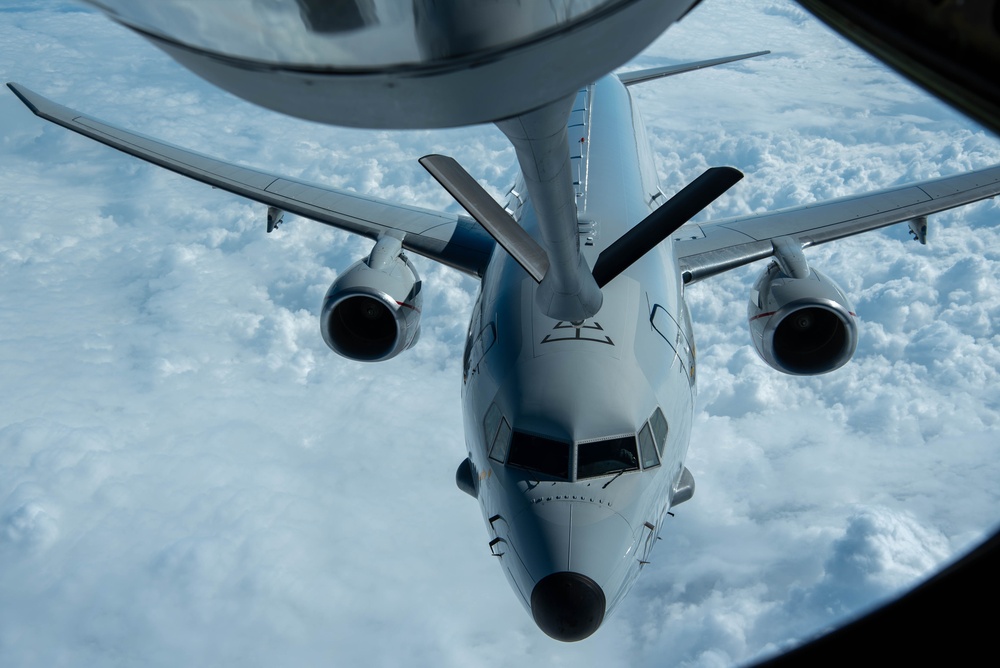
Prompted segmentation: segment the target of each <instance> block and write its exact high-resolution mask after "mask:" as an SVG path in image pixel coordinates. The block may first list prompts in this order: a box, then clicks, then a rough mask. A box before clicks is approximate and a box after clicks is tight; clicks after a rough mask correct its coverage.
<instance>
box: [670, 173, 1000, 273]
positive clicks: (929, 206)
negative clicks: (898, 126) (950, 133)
mask: <svg viewBox="0 0 1000 668" xmlns="http://www.w3.org/2000/svg"><path fill="white" fill-rule="evenodd" d="M997 194H1000V165H994V166H993V167H987V168H986V169H980V170H977V171H974V172H966V173H965V174H958V175H956V176H946V177H944V178H939V179H933V180H930V181H921V182H920V183H910V184H907V185H902V186H896V187H894V188H888V189H886V190H880V191H877V192H872V193H865V194H862V195H852V196H848V197H841V198H838V199H834V200H829V201H826V202H816V203H814V204H806V205H804V206H796V207H792V208H789V209H782V210H780V211H775V212H772V213H765V214H760V215H754V216H741V217H739V218H731V219H726V220H720V221H716V222H711V223H701V224H692V223H689V224H687V225H685V226H683V227H682V228H680V230H678V231H677V233H676V234H674V246H675V250H676V252H677V256H678V261H679V264H680V269H681V273H682V274H683V276H684V281H685V282H686V283H694V282H697V281H700V280H702V279H704V278H708V277H709V276H715V275H716V274H720V273H722V272H724V271H728V270H730V269H735V268H736V267H741V266H743V265H745V264H749V263H751V262H755V261H756V260H762V259H764V258H767V257H770V256H771V255H773V254H774V241H775V240H776V239H779V238H782V237H786V238H789V239H792V240H794V241H796V242H798V243H799V244H800V245H801V246H802V247H804V248H807V247H809V246H814V245H816V244H822V243H826V242H827V241H834V240H836V239H842V238H844V237H849V236H851V235H854V234H860V233H861V232H868V231H870V230H874V229H878V228H880V227H885V226H887V225H892V224H893V223H900V222H905V221H910V220H914V219H917V218H920V217H922V216H928V215H930V214H934V213H939V212H941V211H945V210H947V209H952V208H954V207H957V206H962V205H963V204H970V203H972V202H976V201H978V200H981V199H986V198H989V197H993V196H995V195H997Z"/></svg>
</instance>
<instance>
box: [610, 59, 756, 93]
mask: <svg viewBox="0 0 1000 668" xmlns="http://www.w3.org/2000/svg"><path fill="white" fill-rule="evenodd" d="M769 53H771V52H770V51H754V52H753V53H742V54H740V55H738V56H725V57H723V58H712V59H711V60H699V61H697V62H694V63H681V64H680V65H667V66H666V67H653V68H650V69H648V70H636V71H633V72H622V73H620V74H619V75H618V78H619V79H620V80H621V82H622V83H623V84H625V85H626V86H631V85H632V84H637V83H643V82H645V81H652V80H653V79H659V78H661V77H669V76H673V75H675V74H683V73H684V72H692V71H694V70H701V69H704V68H706V67H715V66H716V65H724V64H725V63H732V62H735V61H737V60H744V59H745V58H756V57H757V56H764V55H767V54H769Z"/></svg>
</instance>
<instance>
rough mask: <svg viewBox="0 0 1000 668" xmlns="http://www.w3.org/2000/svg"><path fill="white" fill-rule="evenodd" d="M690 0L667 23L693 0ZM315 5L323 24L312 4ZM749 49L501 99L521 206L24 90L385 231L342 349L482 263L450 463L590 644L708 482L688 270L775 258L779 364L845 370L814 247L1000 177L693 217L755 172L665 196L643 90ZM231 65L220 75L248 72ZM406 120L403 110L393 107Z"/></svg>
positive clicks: (444, 168)
mask: <svg viewBox="0 0 1000 668" xmlns="http://www.w3.org/2000/svg"><path fill="white" fill-rule="evenodd" d="M313 4H315V3H313ZM368 4H370V3H357V7H356V8H357V9H358V11H357V12H355V13H354V14H351V17H352V18H351V20H352V21H355V22H356V23H357V24H358V25H360V26H370V25H371V24H373V23H375V21H374V19H373V18H372V17H373V16H376V15H377V13H372V11H374V10H372V11H367V10H365V11H361V10H363V9H365V8H366V7H367V5H368ZM431 4H433V3H431ZM598 4H599V3H598ZM622 4H626V5H641V4H644V3H642V2H636V3H622ZM645 4H646V5H648V4H649V3H645ZM666 4H667V3H663V5H661V6H665V5H666ZM675 4H676V5H677V7H678V9H677V11H676V12H675V13H674V14H671V15H670V16H669V17H667V18H668V19H669V20H666V23H667V24H669V22H672V21H673V20H675V19H676V18H677V17H678V16H679V15H680V13H682V11H683V10H686V8H688V7H689V6H690V4H691V3H690V2H684V3H675ZM122 6H125V5H124V4H122ZM309 6H312V5H311V4H310V3H305V5H303V7H309ZM373 6H374V5H373ZM414 6H415V7H416V6H422V5H420V3H414ZM427 6H430V5H427ZM302 11H303V12H306V9H303V10H302ZM355 14H356V16H355ZM304 16H306V14H304ZM586 16H589V15H585V18H586ZM308 17H309V22H307V23H308V25H310V26H313V28H315V26H317V25H320V24H323V18H322V17H321V16H320V15H318V14H315V13H312V14H308ZM359 29H360V28H359ZM660 29H661V28H656V30H660ZM422 30H424V31H425V32H426V29H422ZM327 32H332V33H333V34H340V33H338V32H337V31H331V30H327ZM421 34H424V33H421ZM434 34H435V35H436V34H437V33H434ZM546 34H547V33H546ZM657 34H658V32H657ZM161 38H162V36H157V37H153V38H151V39H154V42H156V41H157V40H160V39H161ZM431 41H432V42H433V40H431ZM423 43H424V42H420V44H423ZM435 43H436V42H435ZM159 45H160V46H163V44H159ZM446 46H447V45H446ZM633 46H634V45H633ZM164 48H166V49H167V50H168V52H170V49H177V48H178V47H177V45H176V44H172V45H171V46H168V47H164ZM449 48H450V47H449ZM630 48H632V47H630ZM640 48H641V47H640ZM184 49H188V47H184ZM184 49H181V51H184ZM446 51H447V49H446ZM421 53H424V51H421ZM449 53H450V52H449ZM192 54H193V55H192ZM172 55H174V54H172ZM494 55H495V54H494ZM620 55H621V54H618V55H617V56H615V57H616V58H617V57H619V56H620ZM754 55H760V54H745V55H742V56H733V57H728V58H718V59H713V60H708V61H701V62H697V63H688V64H683V65H676V66H670V67H663V68H656V69H652V70H641V71H638V72H628V73H624V74H618V75H615V74H610V75H606V76H600V77H595V79H596V82H595V83H592V84H584V85H582V86H581V87H579V88H578V90H577V92H576V93H575V94H570V95H563V94H562V93H560V94H559V95H558V96H557V97H558V99H555V100H548V99H546V100H542V106H540V107H532V106H531V104H534V102H532V101H529V100H521V101H520V102H519V103H518V105H519V106H518V107H517V108H515V109H514V110H513V111H512V112H511V113H512V114H513V115H512V116H508V117H504V116H502V115H498V116H495V117H493V118H489V119H488V120H495V122H496V123H497V125H498V126H499V127H500V129H501V130H502V131H503V132H504V133H505V134H506V135H507V136H508V137H509V138H510V140H511V141H512V143H513V144H514V146H515V149H516V152H517V155H518V161H519V163H520V166H521V176H520V177H519V178H518V180H517V182H516V183H515V184H514V186H513V187H512V188H511V189H510V190H509V191H508V195H507V200H506V203H505V205H503V206H502V205H501V204H499V203H498V202H496V201H495V200H494V199H493V198H492V197H490V196H489V195H488V194H487V193H486V192H485V191H484V190H483V189H482V187H481V186H480V185H479V184H478V183H477V182H476V181H475V179H473V178H472V177H471V176H470V175H469V174H467V173H466V172H465V171H464V170H463V169H462V168H461V166H460V165H458V164H457V163H456V162H455V161H454V160H452V159H450V158H447V157H445V156H440V155H431V156H425V157H424V158H422V159H421V162H422V164H424V166H425V167H426V168H427V169H428V171H429V172H430V173H431V174H432V175H433V176H434V177H435V178H436V179H437V180H438V181H439V182H440V183H441V184H442V185H443V186H444V187H445V188H447V189H448V190H449V192H451V193H452V194H453V195H454V196H455V198H456V199H457V200H458V201H459V203H460V204H461V205H462V207H463V208H464V209H465V210H466V211H467V212H468V214H469V216H466V215H459V214H453V213H442V212H437V211H430V210H426V209H421V208H417V207H412V206H407V205H404V204H400V203H393V202H387V201H384V200H380V199H378V198H374V197H368V196H362V195H358V194H355V193H349V192H344V191H339V190H336V189H332V188H329V187H325V186H318V185H313V184H308V183H303V182H300V181H296V180H294V179H289V178H285V177H282V176H279V175H275V174H268V173H266V172H264V171H260V170H256V169H251V168H247V167H242V166H238V165H234V164H231V163H227V162H225V161H220V160H217V159H214V158H211V157H208V156H205V155H202V154H199V153H195V152H193V151H188V150H186V149H183V148H179V147H176V146H172V145H169V144H166V143H163V142H160V141H158V140H155V139H152V138H149V137H146V136H143V135H140V134H137V133H134V132H131V131H128V130H125V129H122V128H119V127H115V126H113V125H109V124H107V123H104V122H102V121H100V120H97V119H95V118H92V117H90V116H86V115H83V114H80V113H78V112H76V111H74V110H71V109H68V108H66V107H63V106H61V105H58V104H56V103H54V102H52V101H50V100H48V99H46V98H44V97H42V96H40V95H38V94H36V93H33V92H31V91H29V90H27V89H25V88H23V87H21V86H18V85H17V84H8V86H9V87H10V88H11V90H13V92H14V93H15V94H16V95H17V96H18V97H19V98H20V99H21V100H22V101H23V102H24V103H25V104H26V105H27V106H28V107H29V108H30V109H31V110H32V111H33V112H34V113H35V114H37V115H38V116H40V117H42V118H44V119H47V120H49V121H52V122H54V123H57V124H59V125H62V126H64V127H66V128H68V129H70V130H73V131H74V132H77V133H79V134H81V135H84V136H87V137H90V138H92V139H95V140H97V141H99V142H101V143H104V144H106V145H108V146H111V147H114V148H117V149H119V150H121V151H124V152H126V153H129V154H131V155H133V156H136V157H139V158H141V159H143V160H146V161H148V162H151V163H153V164H156V165H159V166H161V167H164V168H167V169H170V170H172V171H174V172H177V173H179V174H182V175H184V176H187V177H190V178H193V179H195V180H198V181H201V182H204V183H206V184H209V185H212V186H215V187H218V188H221V189H224V190H227V191H229V192H232V193H235V194H237V195H240V196H243V197H247V198H249V199H251V200H254V201H257V202H260V203H262V204H264V205H266V206H267V207H268V209H267V221H268V222H267V226H268V231H269V232H270V231H272V230H273V229H274V228H275V227H277V226H278V225H279V224H280V223H281V221H282V219H283V216H284V213H285V212H290V213H293V214H296V215H299V216H302V217H305V218H309V219H312V220H316V221H318V222H321V223H325V224H328V225H331V226H334V227H337V228H340V229H344V230H347V231H350V232H354V233H356V234H360V235H363V236H365V237H368V238H370V239H372V240H373V241H374V242H375V243H374V247H373V249H372V251H371V253H370V254H369V255H368V256H367V257H365V258H363V259H361V260H359V261H358V262H356V263H355V264H354V265H352V266H351V267H350V268H348V269H347V270H346V271H344V272H343V273H341V274H340V276H339V277H338V278H337V280H336V281H335V282H334V283H333V285H331V287H330V289H329V291H328V292H327V294H326V296H325V298H324V300H323V304H322V307H321V312H320V329H321V332H322V335H323V338H324V340H325V341H326V343H327V344H328V345H329V346H330V347H331V348H332V349H333V350H334V351H336V352H337V353H339V354H340V355H343V356H344V357H347V358H349V359H353V360H360V361H366V362H376V361H380V360H386V359H389V358H392V357H394V356H396V355H398V354H400V353H402V352H403V351H404V350H407V349H408V348H410V347H412V346H413V345H414V344H415V343H416V342H417V340H418V338H419V330H420V313H421V303H422V296H423V295H422V284H421V281H420V279H419V277H418V275H417V272H416V270H415V269H414V267H413V265H412V264H411V263H410V261H409V260H408V258H407V252H413V253H418V254H420V255H423V256H425V257H428V258H430V259H432V260H435V261H438V262H441V263H443V264H445V265H448V266H451V267H453V268H455V269H458V270H459V271H462V272H465V273H467V274H469V275H472V276H475V277H477V278H479V279H480V290H479V295H478V298H477V301H476V304H475V307H474V309H473V313H472V317H471V321H470V324H469V331H468V338H467V342H466V347H465V352H464V362H463V380H462V401H463V408H464V416H465V434H466V451H467V457H466V458H465V459H464V460H463V461H462V462H461V464H460V465H459V467H458V471H457V473H456V481H457V484H458V487H459V488H460V489H462V490H463V491H465V492H467V493H468V494H469V495H471V496H473V497H475V498H476V499H477V500H478V501H479V503H480V506H481V509H482V513H483V517H484V519H485V522H486V527H487V531H488V534H489V543H488V545H489V549H490V551H491V553H492V555H493V556H495V557H496V558H497V560H498V562H499V563H500V565H501V567H502V569H503V571H504V573H505V575H506V577H507V578H508V580H509V582H510V584H511V587H512V588H513V590H514V591H515V593H516V594H517V596H518V597H519V598H520V599H521V601H522V602H523V603H524V605H525V607H526V608H527V610H528V611H529V613H530V614H531V615H532V617H533V618H534V620H535V622H536V623H537V624H538V626H539V627H540V628H541V630H542V631H544V632H545V633H546V634H548V635H549V636H551V637H553V638H556V639H558V640H563V641H575V640H580V639H583V638H586V637H588V636H589V635H591V634H592V633H593V632H594V631H596V630H597V629H598V628H599V627H600V625H601V623H602V622H603V620H604V619H605V618H606V617H607V616H608V615H609V614H611V613H612V611H613V610H614V609H615V608H616V606H617V605H618V604H619V603H620V602H621V601H622V600H623V598H624V597H625V596H626V594H627V593H628V591H629V590H630V588H631V587H632V585H633V583H634V582H635V580H636V578H637V576H638V575H639V573H640V571H641V570H642V568H643V566H644V565H645V564H646V563H647V562H648V561H649V558H650V554H651V551H652V549H653V546H654V545H655V544H656V542H657V540H658V539H659V538H660V536H661V533H662V532H663V527H664V524H665V518H666V516H667V515H668V513H670V511H671V509H672V508H674V507H676V506H678V505H679V504H681V503H683V502H685V501H687V500H689V499H690V498H691V497H692V495H693V494H694V489H695V484H694V479H693V477H692V475H691V473H690V471H688V470H687V469H686V468H685V466H684V460H685V456H686V454H687V450H688V445H689V442H690V436H691V424H692V415H693V406H694V395H695V380H696V375H697V374H696V367H697V360H696V352H695V345H694V336H693V331H692V324H691V317H690V314H689V312H688V309H687V306H686V303H685V300H684V290H685V287H686V286H687V285H690V284H692V283H694V282H697V281H700V280H704V279H706V278H709V277H711V276H714V275H716V274H719V273H722V272H724V271H727V270H729V269H733V268H736V267H740V266H743V265H746V264H749V263H752V262H756V261H759V260H766V259H771V262H769V263H768V264H767V266H766V267H765V268H764V269H763V270H762V272H761V274H760V276H759V278H758V279H757V280H756V282H755V283H754V285H753V287H752V289H751V291H750V299H749V305H748V326H749V329H750V336H751V340H752V342H753V345H754V348H755V350H756V351H757V353H758V354H759V355H760V356H761V358H762V359H763V360H764V361H765V362H767V363H768V364H769V365H771V366H772V367H774V368H775V369H777V370H779V371H782V372H785V373H790V374H801V375H809V374H821V373H826V372H829V371H833V370H835V369H837V368H839V367H840V366H842V365H844V364H845V363H847V362H848V361H849V359H850V358H851V356H852V354H853V353H854V350H855V348H856V346H857V340H858V337H857V322H856V320H857V317H856V315H855V313H854V310H853V307H852V306H851V304H850V301H849V300H848V298H847V297H846V296H845V294H844V292H843V291H842V290H841V289H840V288H839V287H838V286H837V285H836V284H835V283H834V282H833V281H831V280H830V279H829V278H828V277H826V276H825V275H824V274H822V273H821V272H820V271H819V270H817V269H816V268H814V267H812V266H810V265H809V263H808V262H807V260H806V258H805V254H804V252H803V250H804V249H805V248H808V247H810V246H813V245H816V244H820V243H825V242H828V241H833V240H836V239H840V238H843V237H847V236H850V235H854V234H858V233H861V232H866V231H870V230H874V229H878V228H881V227H884V226H887V225H891V224H894V223H902V222H907V223H908V224H909V226H910V230H911V231H912V233H913V234H914V236H915V237H916V238H917V239H918V240H919V241H920V242H921V243H924V242H925V241H926V230H927V216H929V215H931V214H934V213H937V212H940V211H944V210H946V209H950V208H953V207H957V206H961V205H964V204H967V203H970V202H974V201H977V200H980V199H984V198H987V197H992V196H994V195H996V194H997V193H1000V166H995V167H991V168H988V169H984V170H979V171H975V172H969V173H966V174H961V175H957V176H951V177H946V178H941V179H935V180H932V181H924V182H921V183H915V184H909V185H904V186H898V187H894V188H890V189H887V190H882V191H879V192H874V193H868V194H864V195H858V196H853V197H846V198H841V199H837V200H832V201H828V202H821V203H816V204H809V205H805V206H800V207H795V208H791V209H784V210H781V211H776V212H772V213H765V214H761V215H755V216H749V217H741V218H736V219H728V220H719V221H713V222H707V223H697V224H696V223H690V222H688V221H690V219H691V218H692V217H693V216H694V215H695V214H696V213H698V212H699V211H700V210H701V209H703V208H704V207H705V206H706V205H707V204H709V203H710V202H711V201H713V200H714V199H715V198H716V197H718V196H719V195H720V194H721V193H723V192H725V191H726V190H727V189H728V188H729V187H730V186H732V185H733V184H734V183H736V182H737V181H738V180H739V179H740V178H742V174H740V173H739V172H738V171H737V170H735V169H733V168H730V167H720V168H712V169H710V170H708V171H707V172H705V173H704V174H702V175H701V176H699V177H698V178H697V179H695V180H694V181H693V182H692V183H691V184H690V185H689V186H687V187H686V188H684V189H683V190H681V191H680V192H678V193H676V194H674V195H673V196H671V197H668V196H667V195H665V194H664V193H663V192H662V191H661V190H660V187H659V184H658V181H657V176H656V170H655V168H654V165H653V161H652V155H651V152H650V148H649V146H648V143H647V142H646V139H645V136H644V129H643V125H642V121H641V118H640V116H639V110H638V109H637V107H636V105H635V104H634V103H633V101H632V99H631V97H630V95H629V91H628V87H629V86H633V85H636V84H639V83H642V82H645V81H650V80H654V79H657V78H661V77H665V76H669V75H672V74H678V73H680V72H686V71H690V70H694V69H699V68H701V67H707V66H712V65H719V64H722V63H726V62H732V61H733V60H738V59H740V58H744V57H749V56H754ZM175 57H178V56H175ZM199 58H201V55H199V54H197V53H195V52H194V51H190V50H188V51H184V53H183V55H182V56H180V57H178V59H179V60H182V61H183V60H184V59H187V60H191V59H194V60H195V61H197V62H198V63H200V64H199V65H198V67H202V66H205V67H209V68H210V69H211V68H228V67H233V68H235V69H239V66H238V65H234V64H233V62H232V61H225V62H223V61H220V60H219V59H217V58H215V56H212V58H215V60H212V58H209V60H207V61H204V62H208V63H209V65H207V66H206V65H204V62H203V61H201V60H199ZM491 62H492V61H491ZM220 63H221V64H220ZM595 67H597V66H595ZM193 69H197V68H196V67H193ZM213 71H215V70H213ZM456 71H457V72H458V73H459V75H461V73H462V71H464V70H456ZM605 71H606V70H605ZM272 74H273V73H272ZM300 74H301V72H300ZM314 74H315V73H314ZM452 74H453V73H452ZM230 75H231V73H230V74H226V75H225V76H222V78H223V79H226V78H227V77H229V78H228V79H227V80H228V81H230V82H231V81H233V80H234V79H233V76H235V79H236V80H238V81H237V84H238V86H237V87H240V86H243V85H244V84H245V81H244V80H243V79H242V78H241V77H242V75H233V76H230ZM303 76H305V75H303ZM277 80H281V81H284V80H283V79H281V77H278V79H277ZM285 83H287V81H286V82H285ZM292 85H293V86H294V85H297V84H294V82H293V84H292ZM515 97H516V96H515ZM281 104H285V101H284V99H283V101H282V102H281ZM524 105H527V106H524ZM522 106H523V108H521V107H522ZM341 111H343V110H341ZM424 111H425V112H426V114H427V118H425V119H424V121H422V122H423V123H424V124H434V123H435V121H434V115H435V114H436V113H438V111H440V110H439V109H437V107H435V106H434V105H430V106H429V107H427V109H425V110H424ZM467 111H468V110H467ZM445 112H446V113H447V114H454V113H455V110H454V109H447V110H445ZM310 113H316V112H315V110H312V111H310ZM330 113H340V112H338V111H337V110H333V111H331V112H330ZM344 113H346V112H344ZM387 113H389V112H387ZM483 113H485V114H487V115H489V114H492V113H493V112H491V111H489V108H488V107H483V108H479V107H477V108H475V109H472V110H471V111H469V114H471V116H462V118H470V117H476V116H477V115H478V114H483ZM504 113H506V112H504ZM326 120H331V119H326ZM333 120H336V119H333ZM459 120H461V119H459ZM453 121H454V122H458V121H456V120H455V118H454V117H452V116H449V117H448V118H446V119H444V120H443V121H441V122H440V124H441V125H445V124H448V123H452V122H453ZM396 122H397V119H395V117H392V113H389V116H388V117H387V118H386V120H385V123H386V124H390V125H391V124H393V123H396ZM462 122H465V121H462Z"/></svg>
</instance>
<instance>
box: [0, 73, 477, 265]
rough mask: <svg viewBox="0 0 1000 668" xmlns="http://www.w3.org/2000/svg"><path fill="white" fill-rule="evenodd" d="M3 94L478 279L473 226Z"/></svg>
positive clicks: (36, 98) (203, 177)
mask: <svg viewBox="0 0 1000 668" xmlns="http://www.w3.org/2000/svg"><path fill="white" fill-rule="evenodd" d="M7 87H8V88H10V89H11V91H13V92H14V94H15V95H17V97H18V98H20V100H21V101H22V102H23V103H24V104H25V106H27V107H28V108H29V109H30V110H31V111H32V112H33V113H34V114H35V115H36V116H39V117H40V118H43V119H45V120H47V121H51V122H52V123H55V124H57V125H61V126H62V127H64V128H66V129H68V130H72V131H73V132H76V133H78V134H81V135H83V136H85V137H89V138H90V139H93V140H95V141H98V142H100V143H102V144H105V145H107V146H110V147H112V148H115V149H118V150H119V151H122V152H124V153H128V154H129V155H132V156H135V157H137V158H140V159H142V160H145V161H146V162H150V163H152V164H154V165H158V166H160V167H163V168H165V169H169V170H170V171H172V172H176V173H178V174H181V175H183V176H186V177H188V178H191V179H194V180H196V181H201V182H202V183H206V184H208V185H211V186H214V187H216V188H220V189H222V190H226V191H228V192H231V193H233V194H235V195H240V196H241V197H246V198H247V199H250V200H253V201H256V202H260V203H262V204H266V205H268V206H275V207H278V208H279V209H282V210H284V211H288V212H289V213H293V214H296V215H299V216H302V217H304V218H309V219H311V220H315V221H317V222H320V223H324V224H326V225H330V226H332V227H336V228H339V229H342V230H346V231H348V232H353V233H355V234H360V235H362V236H365V237H368V238H370V239H377V238H378V237H379V235H380V234H383V233H389V234H393V235H394V236H399V237H401V238H402V240H403V247H404V248H406V249H408V250H411V251H413V252H414V253H418V254H420V255H423V256H425V257H428V258H430V259H432V260H435V261H437V262H441V263H442V264H446V265H448V266H450V267H454V268H455V269H458V270H459V271H463V272H465V273H467V274H472V275H474V276H482V273H483V271H484V270H485V268H486V265H487V263H488V262H489V258H490V255H491V253H492V252H493V248H494V244H495V242H494V241H493V239H491V238H490V237H489V235H487V234H486V233H485V232H484V231H483V230H482V229H481V228H480V227H479V225H477V224H476V222H475V221H473V220H471V219H469V218H466V217H464V216H459V215H456V214H448V213H441V212H437V211H431V210H429V209H422V208H419V207H414V206H407V205H404V204H395V203H392V202H388V201H385V200H381V199H378V198H375V197H369V196H366V195H359V194H356V193H350V192H345V191H342V190H336V189H334V188H329V187H326V186H319V185H315V184H310V183H305V182H302V181H297V180H295V179H291V178H285V177H281V176H278V175H274V174H269V173H267V172H264V171H261V170H257V169H251V168H249V167H241V166H239V165H235V164H232V163H228V162H224V161H221V160H217V159H215V158H211V157H209V156H207V155H203V154H201V153H197V152H195V151H189V150H187V149H183V148H180V147H178V146H174V145H173V144H168V143H166V142H162V141H159V140H157V139H153V138H151V137H147V136H145V135H142V134H139V133H136V132H130V131H128V130H124V129H122V128H119V127H116V126H114V125H110V124H108V123H105V122H103V121H101V120H98V119H96V118H92V117H90V116H86V115H84V114H80V113H78V112H76V111H74V110H73V109H69V108H68V107H64V106H62V105H60V104H57V103H55V102H53V101H52V100H49V99H47V98H45V97H43V96H42V95H39V94H37V93H34V92H32V91H30V90H28V89H27V88H24V87H23V86H20V85H18V84H15V83H8V84H7Z"/></svg>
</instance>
